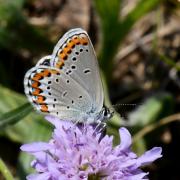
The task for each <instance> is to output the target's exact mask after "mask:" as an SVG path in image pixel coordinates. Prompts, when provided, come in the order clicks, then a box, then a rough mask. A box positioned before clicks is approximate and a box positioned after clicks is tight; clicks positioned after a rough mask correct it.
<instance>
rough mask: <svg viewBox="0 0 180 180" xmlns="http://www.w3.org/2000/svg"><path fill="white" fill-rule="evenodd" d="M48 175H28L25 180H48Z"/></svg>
mask: <svg viewBox="0 0 180 180" xmlns="http://www.w3.org/2000/svg"><path fill="white" fill-rule="evenodd" d="M50 177H51V176H50V174H49V173H48V172H47V173H41V174H30V175H29V176H27V177H26V179H27V180H49V178H50Z"/></svg>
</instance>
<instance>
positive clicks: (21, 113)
mask: <svg viewBox="0 0 180 180" xmlns="http://www.w3.org/2000/svg"><path fill="white" fill-rule="evenodd" d="M31 111H32V106H31V105H30V104H29V103H26V104H24V105H22V106H20V107H18V108H16V109H14V110H12V111H10V112H8V113H4V114H2V115H1V116H0V129H3V128H6V126H8V125H12V124H15V123H17V122H18V121H19V120H21V119H22V118H24V117H25V116H27V115H28V114H29V113H30V112H31Z"/></svg>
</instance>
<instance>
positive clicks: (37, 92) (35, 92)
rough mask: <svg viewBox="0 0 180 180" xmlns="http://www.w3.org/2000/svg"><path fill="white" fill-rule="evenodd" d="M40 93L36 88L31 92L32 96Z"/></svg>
mask: <svg viewBox="0 0 180 180" xmlns="http://www.w3.org/2000/svg"><path fill="white" fill-rule="evenodd" d="M40 93H41V89H39V88H36V89H35V90H34V91H33V93H32V95H34V96H37V95H39V94H40Z"/></svg>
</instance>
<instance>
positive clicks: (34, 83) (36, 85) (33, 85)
mask: <svg viewBox="0 0 180 180" xmlns="http://www.w3.org/2000/svg"><path fill="white" fill-rule="evenodd" d="M31 86H32V87H33V88H38V87H39V82H37V81H35V82H33V84H32V85H31Z"/></svg>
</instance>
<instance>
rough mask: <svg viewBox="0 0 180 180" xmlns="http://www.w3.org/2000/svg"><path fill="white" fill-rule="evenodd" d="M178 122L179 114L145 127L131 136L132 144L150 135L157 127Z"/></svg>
mask: <svg viewBox="0 0 180 180" xmlns="http://www.w3.org/2000/svg"><path fill="white" fill-rule="evenodd" d="M179 120H180V113H178V114H173V115H170V116H168V117H165V118H163V119H161V120H159V121H158V122H156V123H153V124H151V125H149V126H146V127H144V128H143V129H142V130H140V131H139V132H138V133H136V134H135V135H134V136H133V143H135V142H137V141H138V140H139V139H141V138H142V137H144V136H145V135H146V134H148V133H150V132H151V131H153V130H155V129H157V128H158V127H161V126H164V125H166V124H168V123H171V122H174V121H179Z"/></svg>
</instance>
